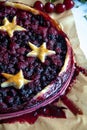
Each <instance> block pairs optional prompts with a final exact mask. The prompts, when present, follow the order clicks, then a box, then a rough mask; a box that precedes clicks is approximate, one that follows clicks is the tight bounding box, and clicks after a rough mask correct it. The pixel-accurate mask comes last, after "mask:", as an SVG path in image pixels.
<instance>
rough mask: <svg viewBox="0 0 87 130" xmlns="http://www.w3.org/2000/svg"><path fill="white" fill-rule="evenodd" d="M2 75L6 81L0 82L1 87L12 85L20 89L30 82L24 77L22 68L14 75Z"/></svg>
mask: <svg viewBox="0 0 87 130" xmlns="http://www.w3.org/2000/svg"><path fill="white" fill-rule="evenodd" d="M2 75H3V77H5V78H6V79H7V81H5V82H3V83H1V87H2V88H5V87H9V86H14V87H15V88H16V89H21V88H22V87H23V85H25V84H27V83H29V82H30V81H29V80H26V79H24V76H23V72H22V70H20V71H19V72H18V73H17V74H15V75H12V74H7V73H2Z"/></svg>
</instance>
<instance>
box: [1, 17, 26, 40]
mask: <svg viewBox="0 0 87 130" xmlns="http://www.w3.org/2000/svg"><path fill="white" fill-rule="evenodd" d="M3 24H4V25H3V26H0V30H3V31H6V32H7V33H8V35H9V36H10V37H12V36H13V33H14V31H25V30H26V29H25V28H23V27H21V26H19V25H17V23H16V16H15V17H14V18H13V20H12V22H9V21H8V19H7V18H6V17H5V18H4V20H3Z"/></svg>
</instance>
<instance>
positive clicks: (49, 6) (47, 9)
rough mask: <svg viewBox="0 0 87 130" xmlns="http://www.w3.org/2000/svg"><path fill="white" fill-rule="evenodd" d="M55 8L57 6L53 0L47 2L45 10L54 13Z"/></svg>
mask: <svg viewBox="0 0 87 130" xmlns="http://www.w3.org/2000/svg"><path fill="white" fill-rule="evenodd" d="M54 8H55V6H54V4H52V3H51V2H47V3H46V4H45V11H46V12H47V13H52V12H54Z"/></svg>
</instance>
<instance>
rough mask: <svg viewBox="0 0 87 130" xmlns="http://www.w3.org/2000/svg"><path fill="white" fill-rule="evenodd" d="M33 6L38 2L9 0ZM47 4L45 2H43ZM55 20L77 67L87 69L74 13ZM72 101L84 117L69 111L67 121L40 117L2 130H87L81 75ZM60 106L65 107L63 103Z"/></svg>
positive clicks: (86, 90) (86, 83)
mask: <svg viewBox="0 0 87 130" xmlns="http://www.w3.org/2000/svg"><path fill="white" fill-rule="evenodd" d="M9 1H17V2H22V3H26V4H29V5H31V6H32V5H33V3H34V2H35V1H36V0H9ZM41 1H42V2H43V3H45V2H46V1H45V0H41ZM50 16H51V17H52V18H53V19H55V20H56V21H58V22H59V23H60V24H61V27H62V29H63V31H64V32H66V34H67V35H68V37H69V39H70V41H71V44H72V48H73V51H74V55H75V59H76V63H77V65H79V66H81V67H84V68H86V69H87V60H86V57H85V56H84V53H83V52H82V50H81V49H80V44H79V39H78V36H77V32H76V28H75V22H74V17H73V15H72V12H71V11H70V10H69V11H66V12H64V13H62V14H60V15H59V14H55V13H53V14H51V15H50ZM67 96H68V98H69V99H71V100H72V101H73V102H74V103H75V104H76V105H77V106H78V107H79V108H81V110H82V111H83V115H77V116H74V115H73V114H72V113H71V112H70V111H69V110H68V109H67V110H66V115H67V119H58V118H47V117H39V118H38V119H37V121H36V122H35V123H34V124H32V125H31V124H29V123H27V122H23V123H19V122H15V123H11V124H9V123H6V124H5V123H4V124H0V130H87V77H86V76H85V75H83V74H82V73H80V74H79V75H78V77H77V79H76V81H75V83H74V84H73V87H72V90H71V91H70V92H69V93H68V95H67ZM60 104H62V105H64V104H63V103H62V102H61V101H60Z"/></svg>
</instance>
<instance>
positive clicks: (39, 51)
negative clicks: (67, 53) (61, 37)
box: [27, 42, 56, 62]
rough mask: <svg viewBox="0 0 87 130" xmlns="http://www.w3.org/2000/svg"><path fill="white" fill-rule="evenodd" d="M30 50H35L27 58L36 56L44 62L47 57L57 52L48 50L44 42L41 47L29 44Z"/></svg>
mask: <svg viewBox="0 0 87 130" xmlns="http://www.w3.org/2000/svg"><path fill="white" fill-rule="evenodd" d="M29 46H30V48H31V49H32V50H33V51H31V52H29V53H28V54H27V56H28V57H29V56H36V57H38V58H39V59H40V60H41V61H42V62H45V57H46V56H47V55H52V54H55V53H56V52H55V51H52V50H48V49H47V48H46V43H45V42H44V43H43V44H42V45H41V46H40V47H37V46H35V45H34V44H32V43H30V42H29Z"/></svg>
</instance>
